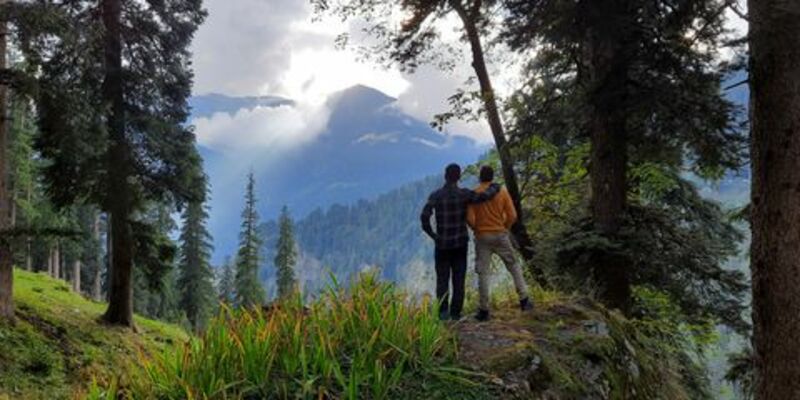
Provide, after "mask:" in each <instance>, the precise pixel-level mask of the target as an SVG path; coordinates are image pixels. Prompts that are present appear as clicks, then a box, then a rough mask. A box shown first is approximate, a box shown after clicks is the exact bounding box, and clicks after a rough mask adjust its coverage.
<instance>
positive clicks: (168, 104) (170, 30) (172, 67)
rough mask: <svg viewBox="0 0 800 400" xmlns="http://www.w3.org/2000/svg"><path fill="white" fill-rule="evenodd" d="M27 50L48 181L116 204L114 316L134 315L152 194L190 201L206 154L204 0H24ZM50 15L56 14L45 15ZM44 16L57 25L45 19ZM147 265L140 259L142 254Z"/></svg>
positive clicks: (18, 13)
mask: <svg viewBox="0 0 800 400" xmlns="http://www.w3.org/2000/svg"><path fill="white" fill-rule="evenodd" d="M14 7H15V10H14V12H12V13H10V14H11V15H13V16H14V17H15V18H16V19H15V21H14V22H15V28H16V30H15V32H19V36H20V37H21V38H23V39H24V45H23V46H21V50H22V51H23V53H24V56H25V59H26V61H27V62H29V63H30V64H31V68H33V69H35V70H36V71H37V74H36V79H37V81H38V88H39V91H38V92H37V94H36V101H37V111H38V112H39V113H38V115H39V128H40V131H41V135H40V137H39V139H38V140H37V143H36V147H37V149H38V150H39V151H40V153H41V156H42V157H43V158H44V159H46V160H48V164H47V168H46V169H45V182H46V183H47V188H48V194H49V196H50V197H51V198H52V199H53V200H54V202H55V203H56V205H58V206H68V205H71V204H76V203H81V202H85V203H89V204H95V205H98V206H100V208H101V210H102V211H104V212H106V213H108V214H110V215H111V219H110V220H111V225H112V226H111V231H113V235H111V246H110V248H111V251H112V253H113V254H110V257H109V258H110V259H111V263H112V264H113V265H112V268H110V269H109V279H108V281H109V285H108V290H109V295H108V299H109V304H108V309H107V311H106V313H105V315H104V317H103V318H104V320H105V321H106V322H109V323H112V324H119V325H125V326H132V324H133V279H132V277H133V266H134V256H135V255H136V254H137V253H138V250H136V251H135V249H134V246H136V245H137V243H141V241H140V240H139V239H141V238H142V237H141V236H140V235H138V232H139V231H141V229H139V228H140V227H141V221H140V220H139V219H138V216H139V215H141V214H142V213H143V212H145V211H146V209H145V206H146V205H147V204H148V202H151V201H155V202H163V203H173V204H185V203H188V202H191V201H196V200H197V199H199V198H201V197H202V193H198V190H197V188H194V187H192V183H193V182H194V181H193V180H194V179H195V176H194V175H196V174H197V165H198V163H199V160H200V157H199V155H198V154H197V150H196V148H195V139H194V134H193V132H192V131H191V130H190V128H189V127H188V126H187V125H186V124H185V122H186V119H187V118H188V115H189V109H188V105H187V98H188V97H189V96H190V94H191V84H192V72H191V70H190V65H191V64H190V62H189V59H190V54H189V49H188V48H189V45H190V43H191V39H192V36H193V34H194V32H195V31H196V29H197V27H198V26H199V24H200V23H201V22H202V21H203V19H204V17H205V11H204V10H203V9H202V2H201V1H199V0H176V1H166V2H165V1H145V2H142V1H133V0H101V1H99V2H97V1H88V0H78V1H71V2H68V3H65V4H58V5H54V4H52V3H51V2H14ZM45 17H46V18H45ZM42 21H46V22H48V24H42ZM138 265H141V264H138Z"/></svg>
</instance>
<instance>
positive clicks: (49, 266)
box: [47, 247, 53, 276]
mask: <svg viewBox="0 0 800 400" xmlns="http://www.w3.org/2000/svg"><path fill="white" fill-rule="evenodd" d="M47 275H48V276H53V248H52V247H49V248H48V249H47Z"/></svg>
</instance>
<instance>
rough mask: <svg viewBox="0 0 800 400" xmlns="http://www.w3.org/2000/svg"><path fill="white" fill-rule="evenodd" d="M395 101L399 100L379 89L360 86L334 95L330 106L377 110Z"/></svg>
mask: <svg viewBox="0 0 800 400" xmlns="http://www.w3.org/2000/svg"><path fill="white" fill-rule="evenodd" d="M395 101H397V99H395V98H394V97H391V96H389V95H387V94H386V93H383V92H381V91H380V90H378V89H375V88H372V87H369V86H365V85H360V84H359V85H354V86H351V87H349V88H347V89H344V90H342V91H340V92H336V93H334V94H333V95H332V96H331V98H330V100H329V104H331V105H332V106H334V107H336V108H342V107H344V108H348V109H355V110H358V109H375V108H379V107H382V106H385V105H387V104H391V103H394V102H395Z"/></svg>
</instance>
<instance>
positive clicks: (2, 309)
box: [0, 0, 14, 319]
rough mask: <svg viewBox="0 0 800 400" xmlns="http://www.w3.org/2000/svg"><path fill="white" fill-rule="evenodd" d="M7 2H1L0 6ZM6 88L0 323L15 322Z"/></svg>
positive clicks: (0, 96)
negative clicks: (8, 231) (12, 320)
mask: <svg viewBox="0 0 800 400" xmlns="http://www.w3.org/2000/svg"><path fill="white" fill-rule="evenodd" d="M7 1H8V0H0V6H2V5H5V3H6V2H7ZM7 33H8V28H7V26H6V23H5V21H0V69H4V68H5V67H6V42H7V37H6V36H7ZM7 92H8V87H7V86H6V85H2V84H0V319H13V318H14V297H13V288H14V266H13V264H12V263H13V254H12V252H11V237H9V236H8V235H6V233H7V230H8V229H9V228H11V220H10V217H11V215H10V209H9V202H10V200H11V196H10V195H9V189H10V187H9V175H8V153H7V152H8V146H9V144H10V142H9V137H8V129H7V126H8V124H7V119H6V115H7V114H8V112H7V109H6V101H7Z"/></svg>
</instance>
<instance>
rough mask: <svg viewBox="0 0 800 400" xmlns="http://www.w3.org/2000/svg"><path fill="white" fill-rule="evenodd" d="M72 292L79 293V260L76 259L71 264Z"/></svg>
mask: <svg viewBox="0 0 800 400" xmlns="http://www.w3.org/2000/svg"><path fill="white" fill-rule="evenodd" d="M72 291H73V292H75V293H78V294H80V293H81V260H80V259H76V260H75V261H73V262H72Z"/></svg>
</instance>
